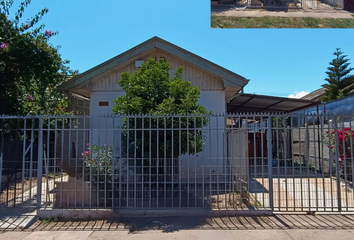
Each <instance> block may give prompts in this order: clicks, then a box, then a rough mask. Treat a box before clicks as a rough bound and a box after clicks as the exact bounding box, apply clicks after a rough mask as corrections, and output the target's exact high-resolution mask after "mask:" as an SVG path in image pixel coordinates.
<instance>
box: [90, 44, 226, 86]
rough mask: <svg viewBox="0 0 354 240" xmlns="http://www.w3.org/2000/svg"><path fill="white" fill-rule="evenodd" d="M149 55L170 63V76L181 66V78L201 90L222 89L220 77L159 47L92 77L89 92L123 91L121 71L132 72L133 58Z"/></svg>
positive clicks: (141, 58)
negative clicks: (119, 82) (119, 83)
mask: <svg viewBox="0 0 354 240" xmlns="http://www.w3.org/2000/svg"><path fill="white" fill-rule="evenodd" d="M150 57H156V59H159V58H160V57H163V58H165V60H166V61H167V62H169V63H170V66H171V76H172V75H173V74H174V73H175V71H176V70H177V68H178V66H183V67H184V71H183V73H182V79H184V80H186V81H190V82H191V84H192V85H193V86H198V87H199V89H200V90H202V91H223V90H224V84H223V81H222V79H221V77H219V76H216V75H213V74H211V73H209V72H207V71H205V70H203V69H200V68H198V67H196V66H194V65H192V64H190V63H188V62H186V61H184V60H182V59H179V58H177V57H175V56H173V55H171V54H169V53H167V52H164V51H163V50H160V49H155V50H153V51H150V52H147V53H144V55H141V56H139V57H137V58H135V59H132V60H130V61H128V62H127V63H126V64H124V65H121V66H118V67H117V68H114V69H111V70H110V71H108V72H106V73H104V74H101V75H100V76H97V77H95V78H93V79H92V80H91V81H90V83H89V84H88V85H87V86H86V87H87V88H88V89H87V90H89V91H91V92H112V91H113V92H115V91H118V92H119V91H123V90H122V89H121V88H120V87H119V85H118V81H119V79H120V76H121V73H123V72H129V73H134V72H135V71H137V70H138V69H139V68H137V67H135V60H143V61H144V62H146V61H147V60H148V58H150Z"/></svg>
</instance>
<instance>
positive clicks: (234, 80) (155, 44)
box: [58, 37, 249, 91]
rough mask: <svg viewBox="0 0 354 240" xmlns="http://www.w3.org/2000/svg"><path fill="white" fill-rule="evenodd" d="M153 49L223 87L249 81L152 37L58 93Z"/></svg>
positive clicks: (85, 74)
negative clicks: (219, 80)
mask: <svg viewBox="0 0 354 240" xmlns="http://www.w3.org/2000/svg"><path fill="white" fill-rule="evenodd" d="M153 48H158V49H161V50H163V51H166V52H168V53H170V54H172V55H174V56H176V57H178V58H181V59H183V60H185V61H187V62H190V63H191V64H193V65H195V66H197V67H199V68H202V69H204V70H206V71H209V72H211V73H213V74H215V75H217V76H220V77H221V78H222V80H223V82H224V87H225V88H227V87H237V88H239V89H240V90H241V89H242V88H243V87H244V86H245V85H246V84H247V83H248V81H249V80H247V79H246V78H244V77H242V76H240V75H238V74H236V73H234V72H231V71H229V70H227V69H225V68H223V67H220V66H219V65H216V64H214V63H212V62H210V61H208V60H206V59H204V58H202V57H199V56H197V55H195V54H193V53H191V52H189V51H186V50H185V49H183V48H180V47H178V46H176V45H174V44H172V43H170V42H167V41H165V40H163V39H161V38H159V37H153V38H151V39H149V40H147V41H145V42H143V43H141V44H139V45H137V46H136V47H134V48H131V49H130V50H128V51H126V52H124V53H122V54H119V55H118V56H116V57H114V58H112V59H110V60H108V61H106V62H104V63H101V64H100V65H98V66H96V67H93V68H91V69H90V70H88V71H86V72H84V73H82V74H80V75H79V76H77V77H76V78H73V79H70V80H69V81H67V82H65V83H63V84H62V85H60V86H59V87H58V90H60V91H68V90H70V89H72V88H74V87H76V86H78V85H80V84H83V83H85V82H88V81H90V80H91V79H93V78H94V77H96V76H98V75H100V74H102V73H104V72H106V71H108V70H110V69H112V68H114V67H116V66H118V65H120V64H123V63H125V62H126V61H128V60H129V59H131V58H134V57H136V56H138V55H139V54H141V53H144V52H146V51H149V50H151V49H153Z"/></svg>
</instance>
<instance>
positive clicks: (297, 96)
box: [288, 91, 309, 98]
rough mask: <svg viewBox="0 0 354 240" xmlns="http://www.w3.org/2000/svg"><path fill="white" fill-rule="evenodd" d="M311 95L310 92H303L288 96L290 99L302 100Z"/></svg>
mask: <svg viewBox="0 0 354 240" xmlns="http://www.w3.org/2000/svg"><path fill="white" fill-rule="evenodd" d="M307 94H309V92H305V91H301V92H295V93H292V94H290V95H289V96H288V98H302V97H303V96H305V95H307Z"/></svg>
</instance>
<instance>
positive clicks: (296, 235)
mask: <svg viewBox="0 0 354 240" xmlns="http://www.w3.org/2000/svg"><path fill="white" fill-rule="evenodd" d="M353 234H354V231H353V230H350V229H342V230H299V229H295V230H244V231H242V230H222V231H220V230H205V231H203V230H183V231H179V232H171V233H163V232H161V231H156V230H150V231H144V232H138V233H130V232H129V231H114V232H111V231H43V232H5V233H0V239H1V240H15V239H16V240H17V239H23V240H50V239H65V240H85V239H102V240H103V239H153V240H159V239H161V240H164V239H184V240H187V239H193V240H194V239H203V240H208V239H211V240H215V239H223V240H228V239H233V240H254V239H266V240H267V239H269V240H270V239H272V240H283V239H304V240H305V239H306V240H308V239H311V240H333V239H341V240H349V239H353Z"/></svg>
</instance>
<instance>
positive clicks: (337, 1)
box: [324, 0, 344, 8]
mask: <svg viewBox="0 0 354 240" xmlns="http://www.w3.org/2000/svg"><path fill="white" fill-rule="evenodd" d="M324 2H325V3H326V4H328V5H331V6H333V7H336V8H343V5H344V0H324Z"/></svg>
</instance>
